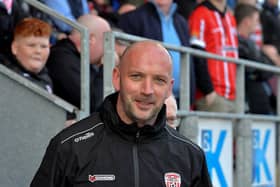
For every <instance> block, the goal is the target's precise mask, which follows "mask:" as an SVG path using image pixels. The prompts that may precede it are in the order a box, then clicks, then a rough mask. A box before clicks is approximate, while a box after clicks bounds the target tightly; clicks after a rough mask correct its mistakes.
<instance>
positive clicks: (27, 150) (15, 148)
mask: <svg viewBox="0 0 280 187" xmlns="http://www.w3.org/2000/svg"><path fill="white" fill-rule="evenodd" d="M65 116H66V112H65V110H64V109H63V108H61V107H59V106H57V105H56V104H54V103H52V102H50V101H49V100H47V99H46V98H44V97H42V96H40V95H38V94H37V93H35V92H34V91H32V90H31V89H29V88H27V87H25V86H23V85H22V84H19V83H17V82H16V81H14V80H12V79H10V78H8V77H7V76H5V75H3V74H1V72H0V123H1V124H0V142H1V146H0V186H1V187H2V186H3V187H16V186H19V187H23V186H29V183H30V181H31V179H32V177H33V175H34V173H35V172H36V170H37V168H38V167H39V164H40V162H41V159H42V156H43V154H44V152H45V149H46V146H47V144H48V142H49V140H50V138H51V137H52V136H54V135H55V134H56V133H57V132H58V131H60V130H61V129H63V127H64V122H65Z"/></svg>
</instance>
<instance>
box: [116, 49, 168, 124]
mask: <svg viewBox="0 0 280 187" xmlns="http://www.w3.org/2000/svg"><path fill="white" fill-rule="evenodd" d="M171 72H172V65H171V62H170V58H168V56H167V53H166V54H164V53H162V52H160V51H159V50H158V48H155V47H154V48H152V47H149V46H148V47H147V48H145V47H139V48H137V50H134V51H133V52H132V51H130V52H129V54H126V55H125V57H124V59H123V60H122V61H121V64H120V67H119V69H118V68H115V70H114V74H113V82H114V86H115V89H116V90H119V91H120V95H119V100H118V104H117V109H118V113H119V115H120V117H121V119H122V120H124V121H125V122H126V123H132V122H137V123H138V126H142V125H145V124H153V123H154V122H155V119H156V117H157V114H158V113H159V111H160V110H161V107H162V105H163V103H164V101H165V99H166V98H167V97H168V96H169V95H170V93H171V90H172V85H173V79H172V78H171Z"/></svg>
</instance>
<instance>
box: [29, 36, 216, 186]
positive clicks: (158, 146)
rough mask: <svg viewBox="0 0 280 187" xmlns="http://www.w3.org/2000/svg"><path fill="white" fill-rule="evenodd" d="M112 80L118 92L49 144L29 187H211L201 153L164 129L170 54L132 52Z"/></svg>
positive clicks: (156, 48) (157, 49)
mask: <svg viewBox="0 0 280 187" xmlns="http://www.w3.org/2000/svg"><path fill="white" fill-rule="evenodd" d="M151 57H152V58H151ZM112 79H113V85H114V87H115V89H116V90H118V92H116V93H114V94H112V95H109V96H108V97H107V98H106V99H105V101H104V102H103V105H102V107H101V110H100V112H99V113H95V114H93V115H92V116H90V117H89V118H87V119H84V120H82V121H80V122H78V123H77V124H75V125H73V126H71V127H69V128H67V129H65V130H64V131H62V132H61V133H59V134H58V135H57V136H56V137H55V138H53V139H52V141H51V143H50V145H49V147H48V149H47V152H46V155H45V157H44V159H43V162H42V164H41V166H40V168H39V170H38V172H37V174H36V175H35V177H34V179H33V181H32V183H31V187H35V186H36V187H37V186H40V187H58V186H59V187H64V186H68V187H70V186H73V187H78V186H79V187H83V186H90V185H94V186H96V187H99V186H107V187H131V186H189V187H209V186H212V185H211V182H210V179H209V175H208V171H207V166H206V160H205V156H204V153H203V151H202V150H201V149H200V148H199V147H198V146H196V145H195V144H193V143H192V142H190V141H189V140H188V139H186V138H184V137H182V136H180V135H179V134H178V133H177V132H176V131H175V130H174V129H172V128H171V127H169V126H167V125H166V117H165V116H166V113H165V105H164V101H165V99H166V98H167V97H168V96H169V95H170V94H171V91H172V85H173V79H172V61H171V58H170V55H169V54H168V52H167V50H166V49H165V48H164V47H162V46H161V45H160V44H158V43H155V42H151V41H142V42H138V43H134V44H132V45H131V46H130V47H129V48H127V50H126V51H125V53H124V55H123V56H122V58H121V61H120V64H119V66H117V67H115V68H114V70H113V78H112ZM92 183H94V184H92Z"/></svg>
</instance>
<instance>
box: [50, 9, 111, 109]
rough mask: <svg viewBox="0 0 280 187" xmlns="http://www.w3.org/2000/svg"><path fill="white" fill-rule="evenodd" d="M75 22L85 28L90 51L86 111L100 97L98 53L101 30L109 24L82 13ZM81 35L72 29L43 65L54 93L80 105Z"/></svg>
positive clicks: (99, 100) (101, 52) (101, 76)
mask: <svg viewBox="0 0 280 187" xmlns="http://www.w3.org/2000/svg"><path fill="white" fill-rule="evenodd" d="M78 23H80V24H82V25H84V26H85V27H87V28H88V30H89V34H90V37H89V53H90V99H91V102H90V111H91V112H94V111H96V110H97V108H98V106H99V105H100V104H101V102H102V100H103V65H102V61H101V59H102V56H103V53H104V50H103V46H104V43H103V39H104V32H107V31H110V30H111V28H110V26H109V24H108V22H107V21H105V20H104V19H103V18H101V17H99V16H95V15H89V14H88V15H84V16H81V17H80V18H79V19H78ZM80 40H81V35H80V33H79V32H78V31H77V30H73V31H72V32H71V34H70V35H69V37H68V38H66V39H63V40H61V41H59V42H58V43H57V44H56V45H54V46H53V47H52V48H51V53H50V57H49V59H48V63H47V67H48V68H49V72H50V76H51V78H52V80H53V83H54V93H55V94H56V95H58V96H60V97H61V98H63V99H65V100H66V101H68V102H70V103H71V104H73V105H75V106H77V107H80V97H81V93H80V88H81V85H80V73H81V72H80V71H81V70H80V67H81V62H80V61H81V58H80V51H81V42H80Z"/></svg>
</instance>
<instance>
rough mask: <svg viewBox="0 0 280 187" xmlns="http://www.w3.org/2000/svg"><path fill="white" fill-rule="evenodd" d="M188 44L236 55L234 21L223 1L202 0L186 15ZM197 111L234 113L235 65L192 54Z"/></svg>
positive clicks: (227, 55)
mask: <svg viewBox="0 0 280 187" xmlns="http://www.w3.org/2000/svg"><path fill="white" fill-rule="evenodd" d="M189 26H190V34H191V40H190V43H191V46H192V47H194V48H196V49H200V50H204V51H206V52H210V53H214V54H216V55H220V56H223V57H231V58H238V39H237V33H236V22H235V19H234V16H233V15H232V14H231V11H228V10H227V4H226V0H206V1H204V2H202V3H201V4H200V5H199V6H197V7H196V9H195V10H194V11H193V13H192V14H191V16H190V18H189ZM194 64H195V71H196V81H197V84H196V85H197V91H196V93H197V95H196V99H197V100H196V102H195V107H196V109H197V110H204V111H211V112H235V102H234V101H235V97H236V65H235V64H234V63H228V62H226V61H222V62H221V61H219V60H215V59H205V58H200V57H194Z"/></svg>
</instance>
